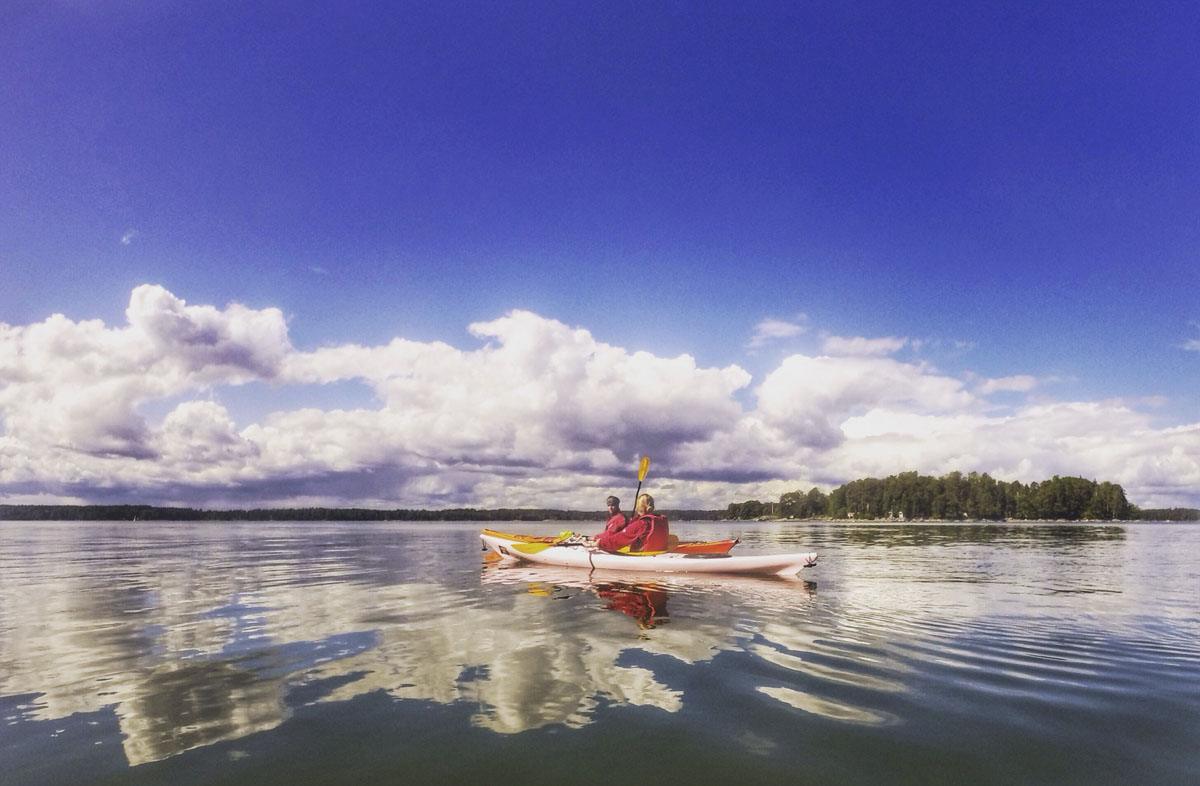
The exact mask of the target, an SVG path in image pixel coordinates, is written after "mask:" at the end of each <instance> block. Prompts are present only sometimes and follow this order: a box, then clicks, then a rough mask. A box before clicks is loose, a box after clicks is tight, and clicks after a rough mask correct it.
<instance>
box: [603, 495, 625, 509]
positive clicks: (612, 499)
mask: <svg viewBox="0 0 1200 786" xmlns="http://www.w3.org/2000/svg"><path fill="white" fill-rule="evenodd" d="M604 504H605V505H616V506H617V507H618V508H619V507H621V500H619V499H617V498H616V497H609V498H608V499H606V500H604Z"/></svg>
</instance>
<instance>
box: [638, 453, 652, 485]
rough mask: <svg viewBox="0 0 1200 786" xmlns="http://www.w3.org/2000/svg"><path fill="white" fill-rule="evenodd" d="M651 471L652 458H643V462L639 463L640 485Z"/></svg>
mask: <svg viewBox="0 0 1200 786" xmlns="http://www.w3.org/2000/svg"><path fill="white" fill-rule="evenodd" d="M649 471H650V457H649V456H642V460H641V461H640V462H638V483H641V482H642V481H643V480H645V479H646V473H647V472H649Z"/></svg>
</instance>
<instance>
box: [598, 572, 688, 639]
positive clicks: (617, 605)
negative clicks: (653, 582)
mask: <svg viewBox="0 0 1200 786" xmlns="http://www.w3.org/2000/svg"><path fill="white" fill-rule="evenodd" d="M596 594H597V595H599V596H600V597H601V598H604V599H605V600H607V601H608V603H607V604H605V606H604V608H606V609H611V610H613V611H619V612H621V613H622V614H625V615H627V616H630V617H633V619H634V620H636V621H637V625H638V627H639V628H641V629H642V630H646V629H648V628H654V627H657V626H659V625H665V624H667V623H668V622H670V621H671V620H670V619H669V617H670V614H668V612H667V593H666V592H664V591H663V590H661V589H658V588H657V587H654V586H649V587H646V586H641V587H639V586H636V585H633V584H620V583H616V582H613V583H608V584H598V585H596Z"/></svg>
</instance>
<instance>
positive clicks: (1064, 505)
mask: <svg viewBox="0 0 1200 786" xmlns="http://www.w3.org/2000/svg"><path fill="white" fill-rule="evenodd" d="M725 513H726V517H727V518H731V519H756V518H797V519H808V518H831V519H872V520H874V519H885V520H894V519H903V520H912V519H935V520H943V521H960V520H964V519H966V520H972V521H1000V520H1046V519H1051V520H1057V519H1064V520H1067V521H1079V520H1081V519H1089V520H1105V521H1113V520H1129V519H1147V520H1173V521H1196V520H1200V510H1195V509H1193V508H1169V509H1166V508H1159V509H1153V510H1140V509H1139V508H1138V507H1137V506H1136V505H1133V504H1131V503H1130V502H1129V501H1128V500H1127V499H1126V498H1125V489H1123V488H1121V486H1119V485H1117V484H1116V483H1109V482H1107V481H1106V482H1103V483H1097V482H1096V481H1094V480H1088V479H1086V478H1078V477H1070V476H1068V477H1059V476H1058V475H1055V476H1054V477H1053V478H1051V479H1050V480H1045V481H1042V482H1040V483H1039V482H1037V481H1034V482H1032V483H1028V484H1025V483H1021V482H1019V481H1013V482H1011V483H1010V482H1005V481H998V480H996V479H995V478H992V477H991V476H989V475H988V474H986V473H984V474H980V473H977V472H972V473H970V474H967V475H964V474H963V473H961V472H951V473H949V474H946V475H942V476H941V477H933V476H930V475H920V474H917V473H916V472H903V473H901V474H899V475H889V476H888V477H886V478H883V479H880V478H863V479H861V480H854V481H851V482H850V483H846V484H845V485H842V486H838V487H837V488H835V489H834V490H833V491H831V492H829V493H828V494H825V493H823V492H822V491H821V490H820V489H817V488H813V489H811V490H810V491H808V492H807V493H805V492H802V491H791V492H788V493H787V494H784V495H783V496H781V497H780V498H779V501H778V502H760V501H757V500H748V501H746V502H735V503H733V504H731V505H730V506H729V507H728V508H727V509H726V511H725Z"/></svg>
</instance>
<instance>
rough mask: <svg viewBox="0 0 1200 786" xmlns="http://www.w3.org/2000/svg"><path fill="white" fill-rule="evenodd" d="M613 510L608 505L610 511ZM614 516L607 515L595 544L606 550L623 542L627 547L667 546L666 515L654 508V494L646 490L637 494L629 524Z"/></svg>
mask: <svg viewBox="0 0 1200 786" xmlns="http://www.w3.org/2000/svg"><path fill="white" fill-rule="evenodd" d="M610 499H611V498H610ZM612 510H613V508H612V506H610V507H609V511H612ZM621 518H622V519H623V518H624V516H621ZM616 519H617V517H616V516H615V515H614V516H613V517H612V518H610V519H609V520H608V524H607V525H606V526H605V528H604V532H602V533H600V536H599V537H598V538H596V545H597V546H599V547H600V548H602V549H604V550H605V551H617V550H618V549H620V548H621V547H622V546H628V547H629V550H630V551H666V550H667V543H668V534H669V533H668V526H669V525H668V523H667V517H666V516H660V515H658V514H657V513H655V512H654V498H653V497H651V496H650V495H649V494H643V495H641V496H640V497H638V498H637V504H636V505H635V506H634V516H633V518H632V519H630V520H629V523H628V524H624V525H620V524H619V522H617V520H616Z"/></svg>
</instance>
